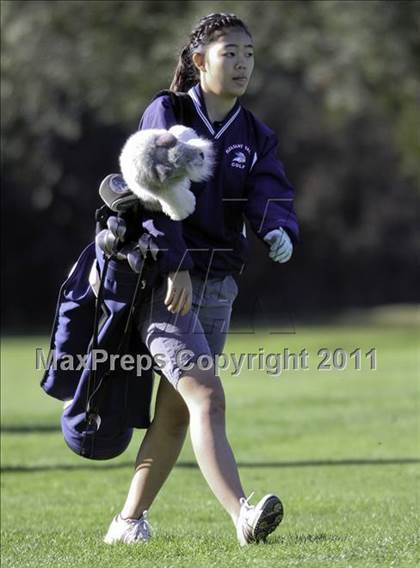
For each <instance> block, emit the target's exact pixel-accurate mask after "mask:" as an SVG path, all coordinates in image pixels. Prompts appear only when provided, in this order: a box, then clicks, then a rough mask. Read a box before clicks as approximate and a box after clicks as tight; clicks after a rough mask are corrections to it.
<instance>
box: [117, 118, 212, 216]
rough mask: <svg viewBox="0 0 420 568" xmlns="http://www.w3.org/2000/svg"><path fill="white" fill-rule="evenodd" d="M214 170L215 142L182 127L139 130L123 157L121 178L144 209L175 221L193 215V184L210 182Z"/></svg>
mask: <svg viewBox="0 0 420 568" xmlns="http://www.w3.org/2000/svg"><path fill="white" fill-rule="evenodd" d="M213 167H214V149H213V144H212V142H211V141H210V140H208V139H206V138H200V137H199V136H198V135H197V134H196V133H195V131H194V130H193V129H192V128H187V127H186V126H183V125H181V124H176V125H175V126H172V127H171V128H170V129H169V130H164V129H153V128H151V129H146V130H139V131H138V132H136V133H135V134H133V135H132V136H130V138H128V140H127V142H126V143H125V145H124V147H123V149H122V151H121V155H120V168H121V173H122V176H123V178H124V180H125V182H126V183H127V185H128V187H129V188H130V189H131V191H132V192H133V193H135V194H136V195H137V197H138V198H139V199H140V201H141V202H142V203H143V205H144V207H145V208H146V209H149V210H151V211H163V212H164V213H166V214H167V215H168V216H169V217H170V218H171V219H173V220H174V221H180V220H182V219H185V218H186V217H188V216H189V215H191V213H192V212H193V211H194V209H195V196H194V194H193V192H192V191H191V190H190V187H191V181H193V182H201V181H207V180H208V179H210V177H211V176H212V173H213Z"/></svg>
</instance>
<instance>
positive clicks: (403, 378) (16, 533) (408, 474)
mask: <svg viewBox="0 0 420 568" xmlns="http://www.w3.org/2000/svg"><path fill="white" fill-rule="evenodd" d="M417 344H418V337H416V330H415V329H413V328H412V327H411V328H409V327H407V328H404V327H400V328H398V327H395V326H394V327H392V326H389V325H388V326H386V327H385V326H383V327H381V326H368V327H366V328H363V327H348V326H347V327H344V326H341V327H306V328H299V329H297V332H296V333H295V334H281V335H268V334H264V333H261V332H259V333H257V334H255V335H243V334H235V333H233V334H231V336H230V337H229V341H228V344H227V345H226V348H225V352H227V353H228V352H236V353H239V352H247V351H249V352H258V348H259V347H262V348H263V349H264V352H265V353H269V352H282V351H283V348H284V347H288V348H289V350H291V351H292V350H296V351H299V350H301V349H303V348H306V349H307V350H308V352H309V369H308V370H300V371H298V370H295V371H289V372H285V373H283V374H282V375H280V376H279V377H276V378H274V377H270V376H269V375H267V374H265V373H264V372H258V371H244V372H242V374H241V376H239V377H233V376H230V375H229V373H228V372H225V373H224V374H222V378H223V382H224V386H225V390H226V397H227V408H228V414H227V419H228V434H229V439H230V442H231V445H232V447H233V450H234V453H235V456H236V459H237V461H238V463H239V466H240V474H241V479H242V481H243V484H244V487H245V489H246V491H247V492H248V493H250V492H251V491H255V495H254V498H253V502H255V500H258V499H259V498H260V497H261V496H262V495H263V494H265V493H266V492H276V493H278V494H279V495H280V496H281V497H282V500H283V501H284V505H285V519H284V521H283V523H282V525H280V527H279V529H278V530H277V531H276V532H275V533H273V534H272V535H270V537H269V539H268V541H267V544H265V545H264V544H261V545H258V546H252V547H247V548H246V549H241V548H240V547H239V546H238V544H237V542H236V539H235V535H234V530H233V525H232V524H231V521H230V519H229V517H228V516H227V514H226V513H225V512H224V511H223V509H222V508H221V507H220V506H219V504H218V502H217V501H216V499H215V498H214V497H213V495H212V493H211V492H210V490H209V489H208V487H207V485H206V483H205V481H204V479H203V477H202V476H201V473H200V471H199V469H197V467H196V466H195V459H194V455H193V452H192V449H191V444H190V442H189V440H188V441H187V443H186V445H185V447H184V449H183V451H182V454H181V456H180V459H179V461H178V464H177V466H176V467H175V469H174V470H173V472H172V474H171V476H170V478H169V480H168V481H167V483H166V484H165V486H164V487H163V489H162V491H161V493H160V494H159V496H158V498H157V499H156V501H155V503H154V505H153V507H152V508H151V511H150V519H151V523H152V526H153V528H154V533H155V537H154V539H153V541H152V542H150V543H148V544H147V545H143V546H142V545H139V546H134V547H128V546H124V545H117V546H114V547H109V546H107V545H105V544H103V543H102V541H101V539H102V537H103V534H104V532H105V531H106V529H107V527H108V524H109V522H110V521H111V518H112V516H113V515H114V514H115V513H116V512H118V511H119V510H120V507H121V505H122V502H123V500H124V498H125V495H126V491H127V489H128V484H129V481H130V479H131V474H132V463H133V460H134V456H135V453H136V450H137V447H138V444H139V442H140V440H141V438H142V434H143V431H136V433H135V436H134V437H133V441H132V443H131V445H130V447H129V448H128V450H127V451H126V452H125V453H124V454H123V455H122V456H120V457H119V458H117V459H115V460H112V461H111V462H104V463H95V462H90V461H87V460H83V459H82V458H79V457H78V456H76V455H74V454H73V453H72V452H71V451H70V450H68V449H67V447H66V445H65V443H64V441H63V439H62V436H61V432H60V431H59V414H60V410H61V403H60V402H58V401H55V400H54V399H51V398H50V397H48V396H46V395H45V394H44V393H43V391H42V390H41V389H40V387H39V380H40V377H41V372H40V371H35V370H34V367H35V347H44V348H45V349H46V347H47V339H46V338H45V337H31V338H22V339H16V338H6V339H5V340H4V341H3V347H2V395H3V396H2V423H3V435H2V467H3V473H2V565H3V566H4V567H24V566H25V567H26V566H34V567H47V566H48V567H49V566H51V567H54V568H59V567H64V566H66V567H70V566H71V567H95V568H97V567H98V566H101V567H108V566H109V567H113V566H118V567H119V568H120V567H121V568H122V567H130V568H131V567H133V566H141V567H145V566H147V567H172V566H176V567H182V568H184V567H190V566H191V567H194V568H196V567H211V566H217V567H224V566H228V567H231V566H232V567H242V566H256V567H265V566H267V567H268V566H270V567H273V566H275V567H277V566H308V567H310V568H313V567H318V566H319V567H321V566H322V567H325V566H342V567H346V568H347V567H350V566H351V567H355V566H357V567H363V568H365V567H374V566H375V567H376V566H387V567H389V566H398V567H399V566H417V565H418V564H419V558H418V556H417V558H416V554H418V552H416V546H417V542H416V528H417V527H418V520H419V519H418V513H417V511H418V508H419V504H420V503H419V484H418V480H419V459H418V458H419V455H418V443H419V439H420V436H419V418H418V416H419V359H418V351H417V349H418V348H417ZM321 347H328V348H331V349H335V348H337V347H341V348H344V349H346V350H347V351H349V352H350V351H352V350H354V349H355V348H356V347H360V348H361V349H362V350H363V351H367V350H369V349H370V348H372V347H376V350H377V359H378V370H377V371H371V370H369V369H368V366H367V365H366V363H364V364H363V368H362V370H360V371H356V370H351V369H347V370H344V371H323V372H321V371H318V370H316V366H317V364H318V362H319V361H320V359H319V357H317V355H316V354H317V351H318V350H319V349H320V348H321Z"/></svg>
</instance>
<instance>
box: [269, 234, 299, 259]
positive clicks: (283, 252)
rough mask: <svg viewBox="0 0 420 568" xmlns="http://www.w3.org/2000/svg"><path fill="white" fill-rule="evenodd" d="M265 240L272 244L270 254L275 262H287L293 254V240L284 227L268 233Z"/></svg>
mask: <svg viewBox="0 0 420 568" xmlns="http://www.w3.org/2000/svg"><path fill="white" fill-rule="evenodd" d="M264 240H265V241H266V242H267V243H268V244H269V245H270V253H269V255H268V256H269V257H270V258H271V259H272V260H274V262H287V261H288V260H289V259H290V257H291V256H292V252H293V245H292V241H291V240H290V237H289V235H288V234H287V233H286V231H285V230H284V229H283V228H282V227H279V228H278V229H274V231H270V232H269V233H267V234H266V235H265V237H264Z"/></svg>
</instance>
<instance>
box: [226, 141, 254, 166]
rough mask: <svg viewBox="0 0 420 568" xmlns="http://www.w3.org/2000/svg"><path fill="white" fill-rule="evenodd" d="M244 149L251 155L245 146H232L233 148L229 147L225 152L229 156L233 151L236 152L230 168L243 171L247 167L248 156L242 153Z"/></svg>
mask: <svg viewBox="0 0 420 568" xmlns="http://www.w3.org/2000/svg"><path fill="white" fill-rule="evenodd" d="M242 149H243V150H245V152H247V153H248V155H249V154H250V153H251V150H250V149H249V147H248V146H246V145H244V144H232V146H229V147H228V148H227V149H226V151H225V153H226V155H229V154H230V152H232V151H234V152H235V155H234V157H233V159H232V161H231V162H230V166H231V167H232V168H239V169H241V170H243V169H244V168H245V167H246V161H247V155H246V154H245V152H243V151H241V150H242Z"/></svg>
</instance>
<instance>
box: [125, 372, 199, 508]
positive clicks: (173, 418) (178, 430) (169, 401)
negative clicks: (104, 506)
mask: <svg viewBox="0 0 420 568" xmlns="http://www.w3.org/2000/svg"><path fill="white" fill-rule="evenodd" d="M188 422H189V413H188V408H187V406H186V404H185V402H184V401H183V399H182V397H181V396H180V395H179V393H178V392H177V391H176V390H175V389H174V387H173V386H172V385H171V384H170V383H169V382H168V380H167V379H166V378H165V377H161V379H160V383H159V388H158V392H157V397H156V406H155V414H154V418H153V421H152V423H151V425H150V426H149V428H148V429H147V432H146V434H145V436H144V438H143V441H142V443H141V446H140V449H139V452H138V454H137V459H136V464H135V473H134V476H133V479H132V481H131V485H130V489H129V492H128V496H127V499H126V502H125V505H124V507H123V509H122V511H121V515H122V517H123V518H139V517H140V516H141V515H142V513H143V511H144V510H145V509H148V508H149V507H150V505H151V504H152V502H153V500H154V499H155V497H156V495H157V493H158V492H159V490H160V488H161V487H162V485H163V484H164V482H165V481H166V479H167V477H168V475H169V473H170V471H171V470H172V468H173V466H174V465H175V463H176V460H177V458H178V456H179V454H180V451H181V449H182V446H183V444H184V440H185V436H186V433H187V430H188Z"/></svg>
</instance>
